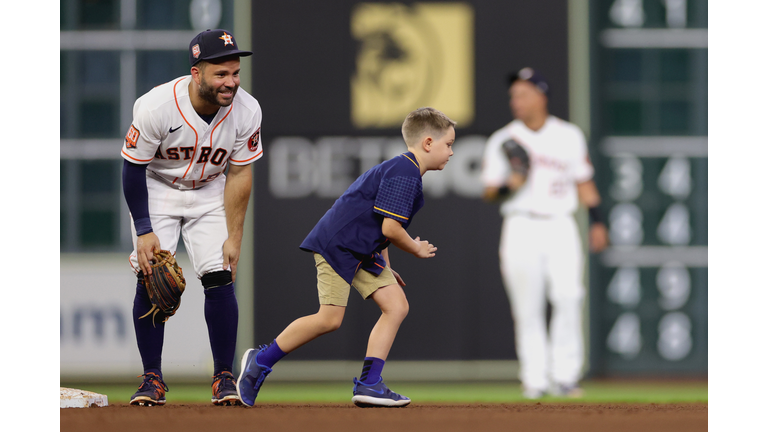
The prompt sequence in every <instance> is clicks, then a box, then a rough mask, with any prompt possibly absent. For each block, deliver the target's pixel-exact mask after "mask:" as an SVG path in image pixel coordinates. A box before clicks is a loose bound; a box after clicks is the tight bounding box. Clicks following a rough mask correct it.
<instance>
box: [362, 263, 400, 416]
mask: <svg viewBox="0 0 768 432" xmlns="http://www.w3.org/2000/svg"><path fill="white" fill-rule="evenodd" d="M385 272H386V273H385ZM385 272H382V275H381V276H379V279H381V278H382V277H383V278H387V279H382V280H389V279H388V278H391V280H392V281H394V276H392V273H391V272H390V271H389V269H385ZM353 283H354V282H353ZM379 283H380V282H379ZM361 285H363V284H361ZM374 286H375V285H374ZM355 287H357V288H358V291H360V292H361V294H364V293H365V292H366V288H365V287H363V286H358V285H355ZM369 298H372V299H373V300H374V301H375V302H376V304H377V305H378V306H379V308H380V309H381V317H379V320H378V321H377V322H376V325H375V326H374V327H373V330H371V335H370V336H369V338H368V348H367V350H366V357H365V361H364V362H363V371H362V373H361V374H360V380H357V379H354V380H353V382H354V388H353V390H352V393H353V396H352V401H353V402H354V403H355V405H357V406H361V407H368V406H378V407H382V406H384V407H400V406H405V405H408V404H409V403H411V400H410V399H408V398H407V397H405V396H403V395H400V394H397V393H395V392H393V391H392V390H390V389H389V387H387V386H386V384H384V382H383V381H382V378H381V371H382V370H383V369H384V363H385V361H386V359H387V356H389V350H390V348H392V343H393V342H394V341H395V336H397V331H398V330H399V329H400V324H401V323H402V322H403V320H404V319H405V317H406V316H407V315H408V308H409V306H408V300H407V299H406V297H405V292H403V289H402V288H401V287H400V285H398V284H397V283H396V282H395V283H394V284H390V285H386V286H384V287H381V288H378V289H376V290H375V291H374V292H373V293H372V294H371V295H370V296H369Z"/></svg>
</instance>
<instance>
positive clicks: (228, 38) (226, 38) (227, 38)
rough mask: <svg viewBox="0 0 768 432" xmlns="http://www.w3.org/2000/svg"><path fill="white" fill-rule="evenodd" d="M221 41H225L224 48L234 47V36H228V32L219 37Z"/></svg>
mask: <svg viewBox="0 0 768 432" xmlns="http://www.w3.org/2000/svg"><path fill="white" fill-rule="evenodd" d="M219 39H221V40H223V41H224V46H227V45H234V43H233V42H232V35H228V34H227V33H226V32H224V34H223V35H222V36H219Z"/></svg>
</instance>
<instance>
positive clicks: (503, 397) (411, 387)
mask: <svg viewBox="0 0 768 432" xmlns="http://www.w3.org/2000/svg"><path fill="white" fill-rule="evenodd" d="M387 384H388V385H389V387H390V388H392V389H393V390H394V391H396V392H398V393H402V394H405V395H407V396H408V397H409V398H411V400H413V401H414V402H420V403H514V402H530V401H527V400H525V399H523V396H522V393H521V391H520V386H519V383H516V382H511V381H507V382H491V383H488V382H459V383H454V382H438V383H435V382H426V383H416V382H396V381H392V382H388V383H387ZM61 386H62V387H70V388H77V389H81V390H88V391H92V392H96V393H100V394H106V395H107V397H108V398H109V402H110V403H127V402H128V400H129V399H130V397H131V395H133V393H134V392H135V391H136V388H137V387H138V384H136V385H109V384H78V383H61ZM582 387H583V389H584V392H585V395H584V397H583V398H581V399H577V400H572V399H564V398H554V397H546V398H544V399H541V402H566V401H568V402H571V401H572V402H578V403H616V402H634V403H680V402H707V401H708V396H707V395H708V390H707V389H708V385H707V382H706V381H691V382H688V381H682V382H678V381H586V382H584V383H582ZM169 388H170V391H169V393H168V394H167V395H166V397H167V399H168V400H169V403H170V402H210V400H211V389H210V386H209V385H206V384H200V385H191V384H176V385H174V384H173V383H171V384H170V385H169ZM351 397H352V383H351V382H350V383H344V382H327V383H326V382H321V383H318V382H310V383H295V382H269V381H267V382H266V384H265V385H264V387H263V388H262V391H261V393H260V394H259V398H258V401H259V402H261V403H284V402H291V403H300V402H301V403H346V402H349V401H350V398H351Z"/></svg>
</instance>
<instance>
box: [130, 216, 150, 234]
mask: <svg viewBox="0 0 768 432" xmlns="http://www.w3.org/2000/svg"><path fill="white" fill-rule="evenodd" d="M133 226H134V228H136V235H137V236H143V235H144V234H149V233H151V232H152V222H151V221H150V220H149V218H141V219H136V220H134V221H133Z"/></svg>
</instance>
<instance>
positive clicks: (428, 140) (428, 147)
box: [421, 136, 432, 153]
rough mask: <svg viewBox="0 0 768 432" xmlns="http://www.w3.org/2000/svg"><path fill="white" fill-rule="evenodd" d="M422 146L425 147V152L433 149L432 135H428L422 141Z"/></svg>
mask: <svg viewBox="0 0 768 432" xmlns="http://www.w3.org/2000/svg"><path fill="white" fill-rule="evenodd" d="M421 148H423V149H424V151H425V152H427V153H429V152H430V151H431V150H432V137H431V136H427V137H426V138H424V139H423V140H422V141H421Z"/></svg>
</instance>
